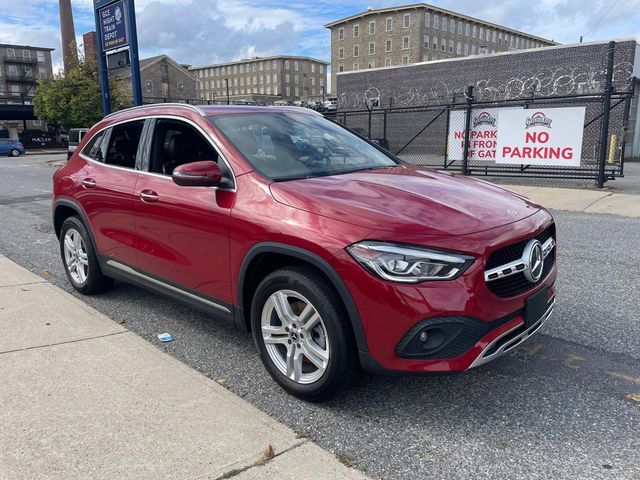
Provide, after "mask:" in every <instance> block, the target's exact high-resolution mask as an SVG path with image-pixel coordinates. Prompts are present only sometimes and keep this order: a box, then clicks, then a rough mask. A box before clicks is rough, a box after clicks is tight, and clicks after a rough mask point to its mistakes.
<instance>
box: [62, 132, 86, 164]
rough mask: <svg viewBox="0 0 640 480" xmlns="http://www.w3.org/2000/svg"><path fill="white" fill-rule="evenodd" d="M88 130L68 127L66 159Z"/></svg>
mask: <svg viewBox="0 0 640 480" xmlns="http://www.w3.org/2000/svg"><path fill="white" fill-rule="evenodd" d="M88 131H89V129H88V128H71V129H69V144H68V146H67V160H68V159H69V158H71V155H73V152H75V151H76V148H78V145H80V143H81V142H82V139H83V137H84V136H85V134H86V133H87V132H88Z"/></svg>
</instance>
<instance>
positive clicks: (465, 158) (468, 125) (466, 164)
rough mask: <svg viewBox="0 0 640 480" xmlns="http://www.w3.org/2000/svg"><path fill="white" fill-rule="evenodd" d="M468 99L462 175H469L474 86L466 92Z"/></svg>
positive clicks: (469, 87)
mask: <svg viewBox="0 0 640 480" xmlns="http://www.w3.org/2000/svg"><path fill="white" fill-rule="evenodd" d="M465 97H466V98H467V112H466V113H467V114H466V116H465V121H464V148H463V151H462V174H463V175H469V132H470V131H471V108H472V106H473V86H468V87H467V90H466V92H465Z"/></svg>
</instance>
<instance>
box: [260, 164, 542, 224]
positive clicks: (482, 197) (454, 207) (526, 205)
mask: <svg viewBox="0 0 640 480" xmlns="http://www.w3.org/2000/svg"><path fill="white" fill-rule="evenodd" d="M271 193H272V195H273V197H274V198H275V199H276V200H277V201H278V202H280V203H283V204H285V205H289V206H291V207H294V208H298V209H301V210H305V211H307V212H311V213H315V214H318V215H322V216H324V217H328V218H333V219H335V220H340V221H343V222H348V223H351V224H354V225H359V226H361V227H366V228H371V229H373V230H384V231H391V232H393V231H401V232H403V233H404V234H412V233H415V234H429V235H430V234H433V235H436V234H438V235H464V234H470V233H476V232H480V231H483V230H488V229H491V228H495V227H499V226H503V225H506V224H509V223H513V222H516V221H518V220H522V219H523V218H526V217H529V216H531V215H533V214H534V213H536V212H537V211H538V210H539V209H540V206H538V205H536V204H534V203H532V202H530V201H528V200H527V199H525V198H524V197H522V196H520V195H518V194H516V193H512V192H510V191H508V190H505V189H503V188H500V187H497V186H494V185H492V184H489V183H486V182H483V181H478V180H475V179H473V178H469V177H464V176H461V175H455V174H451V173H447V172H436V171H434V170H429V169H426V168H420V167H413V166H400V167H395V168H384V169H379V170H372V171H363V172H355V173H348V174H343V175H333V176H328V177H319V178H309V179H302V180H290V181H284V182H276V183H272V184H271Z"/></svg>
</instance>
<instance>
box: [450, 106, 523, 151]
mask: <svg viewBox="0 0 640 480" xmlns="http://www.w3.org/2000/svg"><path fill="white" fill-rule="evenodd" d="M515 108H517V109H520V108H522V107H515ZM502 110H505V109H504V108H474V109H472V110H471V127H470V130H469V160H492V161H493V160H495V157H496V140H497V133H498V114H499V113H500V112H501V111H502ZM509 110H512V109H509ZM466 113H467V112H466V111H465V110H454V111H452V112H449V133H448V135H449V137H448V141H447V159H448V160H462V156H463V153H464V127H465V121H466Z"/></svg>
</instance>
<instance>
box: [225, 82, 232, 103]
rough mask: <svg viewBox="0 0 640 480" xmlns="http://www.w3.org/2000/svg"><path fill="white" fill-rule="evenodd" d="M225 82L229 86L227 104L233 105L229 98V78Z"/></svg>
mask: <svg viewBox="0 0 640 480" xmlns="http://www.w3.org/2000/svg"><path fill="white" fill-rule="evenodd" d="M224 83H225V85H226V87H227V105H231V100H230V99H229V79H228V78H225V79H224Z"/></svg>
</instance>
